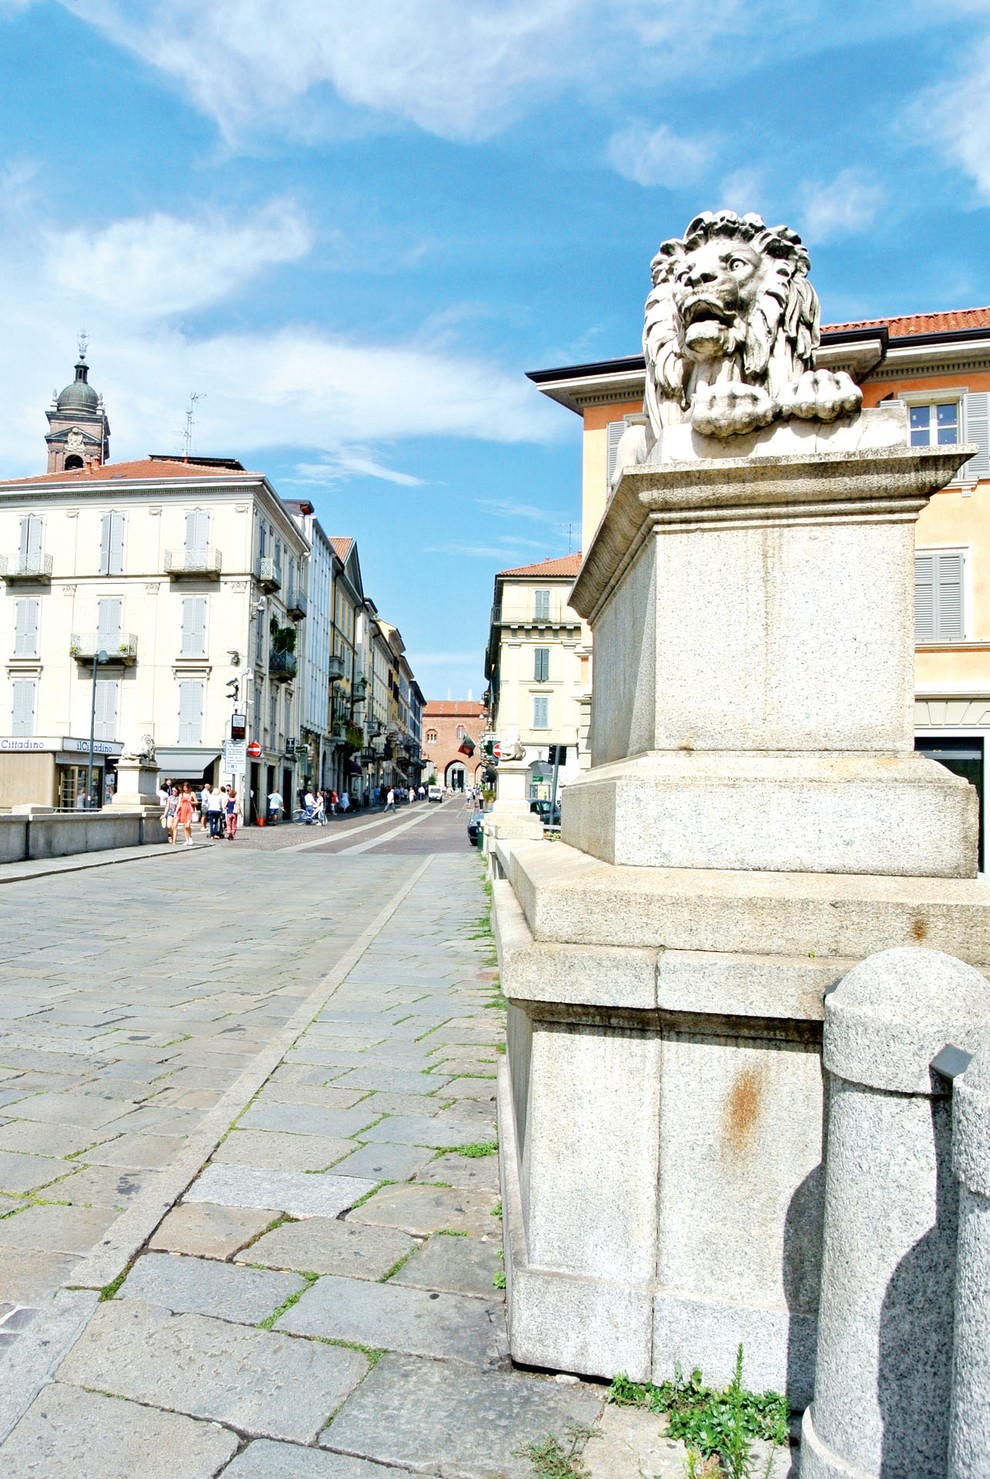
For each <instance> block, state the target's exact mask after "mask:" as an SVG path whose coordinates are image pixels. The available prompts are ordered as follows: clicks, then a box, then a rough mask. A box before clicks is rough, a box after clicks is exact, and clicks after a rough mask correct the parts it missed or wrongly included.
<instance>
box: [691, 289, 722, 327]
mask: <svg viewBox="0 0 990 1479" xmlns="http://www.w3.org/2000/svg"><path fill="white" fill-rule="evenodd" d="M712 319H713V320H714V321H715V322H716V323H718V324H724V325H726V326H727V327H731V325H732V324H733V323H734V322H735V314H734V313H733V312H732V310H731V309H729V308H726V306H725V304H724V303H716V302H715V301H714V299H712V298H703V297H700V296H699V297H694V298H688V299H687V300H686V302H684V303H682V304H681V321H682V322H683V323H684V324H685V325H686V326H690V325H691V324H696V323H701V322H705V321H708V320H712Z"/></svg>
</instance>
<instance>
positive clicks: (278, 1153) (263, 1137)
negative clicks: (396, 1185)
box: [213, 1130, 382, 1181]
mask: <svg viewBox="0 0 990 1479" xmlns="http://www.w3.org/2000/svg"><path fill="white" fill-rule="evenodd" d="M353 1145H354V1142H353V1141H352V1140H344V1139H334V1138H333V1137H332V1136H329V1135H287V1134H285V1133H283V1132H281V1131H278V1130H233V1131H232V1132H231V1133H230V1134H229V1135H228V1136H227V1139H226V1140H225V1141H224V1142H223V1144H222V1145H220V1146H218V1147H217V1149H216V1150H215V1151H214V1153H213V1163H214V1165H220V1166H256V1167H257V1168H258V1169H259V1170H262V1171H280V1170H281V1171H324V1170H326V1168H327V1167H328V1166H332V1165H333V1164H334V1162H335V1161H339V1160H341V1159H342V1158H343V1157H344V1156H346V1155H347V1154H348V1152H349V1151H350V1150H351V1149H352V1148H353ZM353 1174H354V1175H368V1174H370V1173H368V1172H358V1171H355V1172H354V1173H353ZM345 1175H348V1176H349V1175H351V1172H350V1171H347V1172H345ZM376 1179H377V1180H379V1181H380V1180H381V1179H382V1178H381V1177H378V1178H376Z"/></svg>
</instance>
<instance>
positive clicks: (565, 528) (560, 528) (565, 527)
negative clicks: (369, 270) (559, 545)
mask: <svg viewBox="0 0 990 1479" xmlns="http://www.w3.org/2000/svg"><path fill="white" fill-rule="evenodd" d="M576 528H577V525H576V524H575V523H573V522H568V523H566V524H555V525H554V533H556V534H566V535H567V553H568V554H569V555H573V553H574V531H575V529H576Z"/></svg>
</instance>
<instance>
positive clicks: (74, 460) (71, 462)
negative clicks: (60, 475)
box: [64, 455, 83, 472]
mask: <svg viewBox="0 0 990 1479" xmlns="http://www.w3.org/2000/svg"><path fill="white" fill-rule="evenodd" d="M64 465H65V471H66V472H72V471H74V469H75V468H77V467H82V465H83V460H82V458H81V457H76V456H75V455H73V456H72V457H67V458H66V459H65V464H64Z"/></svg>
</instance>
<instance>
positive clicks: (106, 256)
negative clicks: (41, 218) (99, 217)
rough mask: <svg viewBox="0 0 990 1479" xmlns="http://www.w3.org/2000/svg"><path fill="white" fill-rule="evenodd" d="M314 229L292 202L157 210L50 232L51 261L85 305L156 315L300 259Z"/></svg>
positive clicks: (56, 276)
mask: <svg viewBox="0 0 990 1479" xmlns="http://www.w3.org/2000/svg"><path fill="white" fill-rule="evenodd" d="M312 244H313V234H312V232H311V230H310V228H309V226H308V224H307V223H306V221H305V220H304V219H303V218H302V216H301V215H300V213H299V212H298V210H297V209H296V207H295V206H294V205H293V204H292V202H291V201H280V200H273V201H270V202H269V203H268V204H267V205H265V206H263V207H261V208H260V209H257V210H252V211H251V213H250V215H248V216H246V217H244V218H242V219H240V220H237V221H232V220H229V219H225V218H224V217H222V216H220V215H218V214H215V213H211V212H204V213H203V214H202V215H201V216H199V217H197V218H196V219H192V220H182V219H179V218H178V217H176V216H169V215H165V214H163V213H161V212H156V213H154V214H153V215H149V216H140V217H134V218H132V219H130V220H125V221H115V222H113V223H112V224H111V225H109V226H106V227H104V228H102V229H99V230H88V231H87V230H82V229H80V230H74V231H65V232H60V233H54V232H50V233H48V235H47V261H46V263H45V268H46V272H47V274H48V275H49V276H50V278H51V279H52V280H53V281H54V283H55V284H56V285H57V286H58V287H60V288H63V289H64V290H65V291H66V292H67V293H70V294H71V295H72V296H73V298H74V299H75V301H76V302H78V303H79V304H80V306H81V307H84V306H85V304H86V302H87V300H88V301H90V302H92V303H94V304H96V305H98V306H100V307H105V308H110V309H112V311H113V312H114V313H115V314H126V315H128V316H130V317H131V318H132V319H133V318H139V319H153V318H162V317H167V316H169V315H171V314H174V313H185V312H189V311H191V310H194V309H197V308H202V307H205V306H206V305H207V304H211V303H216V302H219V301H220V300H221V299H223V298H226V297H229V296H230V295H231V294H233V293H235V292H236V291H237V290H238V289H239V288H241V287H243V286H244V284H245V283H247V282H249V281H250V280H251V279H252V278H254V277H256V276H257V275H258V273H260V272H261V271H263V270H264V268H266V267H270V266H273V265H274V264H276V263H280V262H295V261H298V260H299V258H301V257H304V256H305V255H306V254H307V253H308V252H309V250H310V248H311V247H312Z"/></svg>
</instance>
